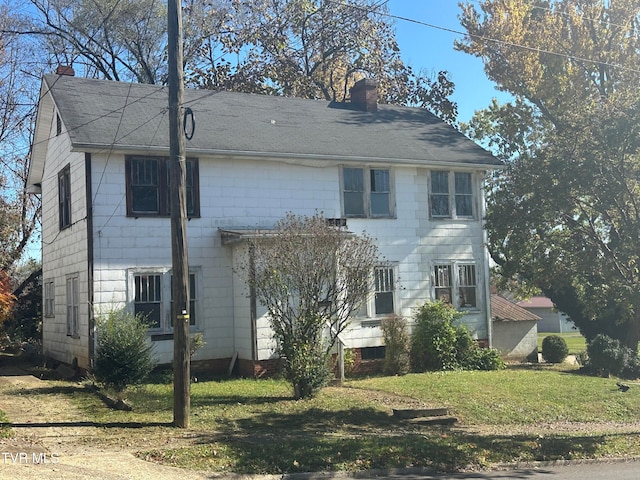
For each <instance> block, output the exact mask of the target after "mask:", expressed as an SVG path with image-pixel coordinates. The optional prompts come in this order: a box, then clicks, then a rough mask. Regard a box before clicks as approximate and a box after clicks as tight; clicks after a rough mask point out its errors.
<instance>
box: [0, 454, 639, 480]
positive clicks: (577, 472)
mask: <svg viewBox="0 0 640 480" xmlns="http://www.w3.org/2000/svg"><path fill="white" fill-rule="evenodd" d="M130 466H131V467H133V468H132V469H126V471H123V472H120V473H116V472H105V471H99V470H95V469H94V468H92V465H91V459H87V461H86V462H85V465H84V466H82V465H72V464H68V463H59V464H56V465H51V464H50V465H46V464H39V465H3V464H2V458H1V456H0V479H7V480H9V479H21V480H41V479H44V480H58V479H59V480H89V479H91V480H94V479H95V480H139V479H140V480H141V479H154V480H165V479H179V478H180V479H196V478H197V479H202V480H205V479H217V480H280V479H282V480H330V479H335V480H346V479H352V478H354V479H360V480H430V479H431V480H487V479H498V480H507V479H513V480H587V479H588V480H637V479H638V478H640V462H628V463H624V462H613V463H589V464H578V465H563V466H543V467H538V468H527V469H516V470H506V471H499V472H474V473H459V474H429V473H424V472H411V471H404V472H397V473H388V472H360V473H357V474H353V475H349V474H345V473H342V472H337V473H314V474H292V475H284V476H282V475H262V476H261V475H255V476H252V475H222V476H219V475H217V474H207V473H195V472H185V471H182V470H179V469H171V468H167V467H164V468H162V469H157V470H155V471H154V469H153V467H152V468H151V469H149V470H148V469H138V468H136V465H135V463H132V464H131V465H130Z"/></svg>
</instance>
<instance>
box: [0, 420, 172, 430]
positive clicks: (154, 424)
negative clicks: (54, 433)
mask: <svg viewBox="0 0 640 480" xmlns="http://www.w3.org/2000/svg"><path fill="white" fill-rule="evenodd" d="M171 426H172V424H171V423H167V422H93V421H72V422H29V423H12V422H2V423H0V427H9V428H47V427H99V428H146V427H171Z"/></svg>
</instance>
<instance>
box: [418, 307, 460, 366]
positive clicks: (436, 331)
mask: <svg viewBox="0 0 640 480" xmlns="http://www.w3.org/2000/svg"><path fill="white" fill-rule="evenodd" d="M461 316H462V313H460V312H458V311H457V310H456V309H455V308H453V307H452V306H451V305H449V304H446V303H443V302H439V301H438V302H426V303H425V304H423V305H422V306H420V307H419V308H418V310H417V311H416V314H415V316H414V321H415V326H414V327H413V334H412V336H411V368H412V369H413V370H414V371H416V372H424V371H427V370H455V369H456V368H458V367H459V365H458V359H457V354H456V344H457V335H456V327H455V326H454V325H453V322H454V321H456V320H457V319H459V318H460V317H461Z"/></svg>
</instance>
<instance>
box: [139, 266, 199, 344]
mask: <svg viewBox="0 0 640 480" xmlns="http://www.w3.org/2000/svg"><path fill="white" fill-rule="evenodd" d="M171 274H172V270H171V269H168V268H131V269H129V270H128V271H127V282H128V285H127V304H128V305H129V309H130V311H131V312H132V313H134V312H135V293H136V292H135V288H136V283H135V277H136V275H160V276H161V279H160V291H161V300H160V327H159V328H149V334H151V335H157V334H165V333H166V334H170V333H173V327H172V326H171ZM189 275H195V278H196V298H195V309H196V312H195V317H196V324H195V325H190V327H189V330H190V331H191V332H201V331H202V329H203V325H202V313H201V312H202V298H203V294H202V269H201V268H200V267H189Z"/></svg>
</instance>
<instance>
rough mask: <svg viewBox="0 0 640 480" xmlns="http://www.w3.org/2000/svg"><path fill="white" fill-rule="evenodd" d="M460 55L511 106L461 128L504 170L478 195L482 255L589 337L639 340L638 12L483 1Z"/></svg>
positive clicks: (626, 0)
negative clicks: (485, 244)
mask: <svg viewBox="0 0 640 480" xmlns="http://www.w3.org/2000/svg"><path fill="white" fill-rule="evenodd" d="M462 23H463V25H464V27H465V28H466V30H467V34H468V35H467V37H466V38H465V40H464V41H461V42H459V43H458V44H457V48H459V49H460V50H462V51H465V52H467V53H470V54H472V55H475V56H478V57H480V58H482V60H483V62H484V65H485V71H486V73H487V76H488V77H489V78H490V79H492V80H494V81H495V82H496V83H497V84H498V86H499V88H500V89H501V90H504V91H507V92H510V93H512V94H513V95H514V97H515V100H514V101H513V102H510V103H507V104H504V105H499V104H498V103H497V102H494V103H493V104H492V105H491V106H490V107H489V108H487V109H486V110H484V111H482V112H479V113H478V114H477V115H476V116H475V117H474V118H473V119H472V121H471V122H470V124H468V125H466V126H465V131H466V132H467V133H468V134H469V135H470V136H472V137H473V138H475V139H478V140H481V141H483V142H485V143H486V144H487V145H489V146H491V147H492V148H493V149H494V151H496V152H498V154H499V155H501V156H502V158H503V159H504V160H505V162H506V168H505V170H504V171H503V172H501V173H500V174H499V175H498V176H497V177H496V178H495V182H494V183H493V185H492V188H491V190H490V194H489V212H488V217H487V228H488V231H489V237H490V246H491V250H492V251H491V253H492V257H493V258H494V260H495V261H496V262H497V264H498V267H497V269H498V271H499V273H501V274H502V276H503V278H504V279H514V278H515V279H517V280H518V281H524V282H527V283H529V284H530V285H533V286H535V287H538V288H540V289H541V290H542V291H543V292H544V293H545V294H546V295H547V296H548V297H550V298H551V300H552V301H553V302H554V303H555V304H556V306H557V307H558V308H559V309H560V310H562V311H564V312H566V313H568V314H569V316H570V317H571V319H572V320H573V321H574V322H575V323H576V325H577V326H578V327H579V328H580V329H581V330H582V332H583V333H584V334H585V335H586V336H587V338H593V337H594V336H595V335H596V334H597V333H606V334H607V335H609V336H611V337H614V338H618V339H620V340H622V341H623V342H624V343H626V344H627V345H628V346H630V347H632V348H633V349H636V348H637V344H638V340H640V277H639V276H640V242H638V238H639V235H640V196H639V194H640V175H639V174H640V135H639V134H640V131H639V130H640V90H638V85H639V84H640V53H639V52H640V4H638V2H636V1H633V0H613V1H604V0H560V1H536V2H530V1H524V0H514V1H512V2H503V1H497V0H496V1H493V0H491V1H484V2H481V3H480V4H479V8H476V7H475V6H473V5H470V4H467V5H465V6H464V7H463V14H462Z"/></svg>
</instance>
